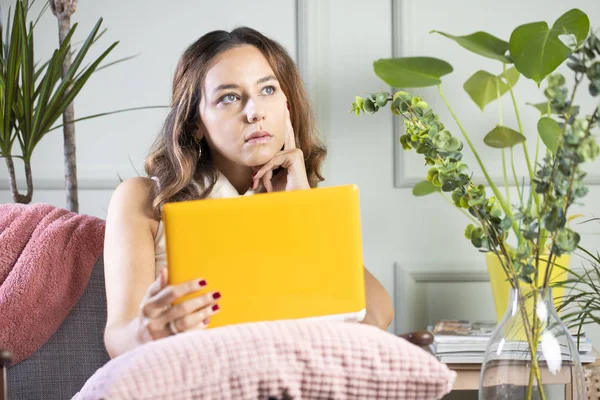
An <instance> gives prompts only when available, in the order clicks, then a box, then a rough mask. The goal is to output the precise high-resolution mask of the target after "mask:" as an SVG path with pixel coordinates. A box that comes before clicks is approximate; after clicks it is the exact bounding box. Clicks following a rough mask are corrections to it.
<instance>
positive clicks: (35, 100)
mask: <svg viewBox="0 0 600 400" xmlns="http://www.w3.org/2000/svg"><path fill="white" fill-rule="evenodd" d="M31 4H33V2H32V3H31ZM31 4H30V3H29V1H28V0H17V1H16V7H15V12H14V15H13V18H12V20H11V12H10V11H9V14H8V23H7V26H6V30H5V29H4V27H3V26H2V25H1V19H0V157H2V158H4V160H5V162H6V165H7V168H8V175H9V182H10V189H11V193H12V196H13V200H14V201H15V202H18V203H29V202H31V200H32V197H33V189H34V188H33V175H32V170H31V157H32V155H33V153H34V150H35V149H36V146H37V145H38V144H39V143H40V141H41V140H42V139H43V138H44V137H45V136H46V135H47V134H48V133H49V132H51V131H53V130H55V129H57V128H60V127H62V126H63V124H60V125H55V124H56V122H57V121H58V119H59V118H60V117H61V115H62V114H63V112H64V111H65V109H66V108H67V106H68V105H69V104H70V103H71V102H73V100H74V99H75V98H76V96H77V95H78V94H79V92H80V91H81V89H82V88H83V87H84V85H85V84H86V82H87V81H88V80H89V79H90V78H91V77H92V75H93V74H94V72H96V71H97V70H99V69H102V68H104V67H106V66H108V65H105V66H100V64H101V63H102V61H103V60H104V59H105V58H106V57H107V56H108V54H109V53H110V52H111V51H112V50H113V49H114V48H115V46H117V44H118V42H114V43H112V44H111V45H110V46H109V47H108V48H106V49H105V50H104V51H103V52H102V53H101V54H100V56H98V57H97V58H95V59H93V60H92V61H90V62H89V64H88V65H86V66H85V67H84V66H82V65H83V63H84V59H85V57H86V55H87V54H88V51H89V50H90V48H91V46H92V45H93V44H94V43H95V42H96V41H97V40H98V39H99V38H100V36H102V34H103V33H104V31H100V27H101V25H102V18H100V19H99V20H98V22H97V23H96V25H95V26H94V28H93V29H92V31H91V32H90V33H89V35H88V36H87V39H86V40H85V41H84V42H83V44H81V46H80V47H79V49H78V50H77V52H76V53H74V57H73V62H72V64H71V67H70V68H69V69H68V70H67V72H66V74H65V76H64V79H61V66H62V64H63V60H64V59H65V57H66V56H67V54H69V52H72V51H73V47H74V46H73V45H72V43H71V40H72V38H73V34H74V33H75V31H76V29H77V24H73V26H72V28H71V30H70V31H69V33H68V35H67V37H66V38H65V40H64V41H63V43H62V45H61V46H60V47H59V48H57V49H55V50H54V52H53V54H52V57H51V58H50V60H48V61H46V62H38V61H37V60H36V59H35V54H34V28H35V25H36V24H37V22H38V21H39V19H40V17H41V16H42V14H43V13H44V12H45V11H46V10H47V9H48V3H46V5H45V6H44V7H43V8H42V11H41V12H40V14H39V16H38V17H37V19H36V20H35V22H33V21H31V22H29V23H28V22H27V21H28V11H29V9H30V7H31ZM0 11H1V10H0ZM0 14H1V13H0ZM129 58H130V57H127V58H124V59H121V60H117V61H114V62H112V63H110V64H109V65H114V64H116V63H118V62H121V61H125V60H127V59H129ZM158 107H160V106H158ZM148 108H154V107H153V106H150V107H135V108H128V109H121V110H116V111H110V112H103V113H99V114H95V115H90V116H85V117H82V118H78V119H75V120H73V121H67V123H75V122H78V121H82V120H86V119H90V118H96V117H100V116H104V115H109V114H114V113H119V112H124V111H131V110H140V109H148ZM15 142H17V143H18V146H19V148H18V151H16V149H15V148H14V146H13V145H14V143H15ZM15 159H20V160H21V161H22V162H23V166H24V170H25V180H26V187H27V189H26V193H25V194H21V193H20V192H19V189H18V187H17V180H16V173H15Z"/></svg>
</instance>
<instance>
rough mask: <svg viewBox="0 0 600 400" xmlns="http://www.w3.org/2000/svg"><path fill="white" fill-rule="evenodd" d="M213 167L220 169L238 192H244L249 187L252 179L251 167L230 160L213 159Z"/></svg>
mask: <svg viewBox="0 0 600 400" xmlns="http://www.w3.org/2000/svg"><path fill="white" fill-rule="evenodd" d="M214 163H215V167H216V168H217V169H218V170H219V171H221V173H222V174H223V175H225V178H227V180H228V181H229V182H230V183H231V184H232V185H233V187H234V188H235V190H237V192H238V194H244V193H246V192H247V191H248V189H250V183H251V181H252V168H250V167H246V166H243V165H239V164H235V163H232V162H230V161H227V162H225V160H221V159H220V157H219V159H215V160H214Z"/></svg>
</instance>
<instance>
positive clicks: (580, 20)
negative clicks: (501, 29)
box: [509, 9, 590, 85]
mask: <svg viewBox="0 0 600 400" xmlns="http://www.w3.org/2000/svg"><path fill="white" fill-rule="evenodd" d="M589 30H590V21H589V19H588V17H587V15H586V14H585V13H584V12H583V11H581V10H578V9H572V10H570V11H568V12H566V13H565V14H563V15H562V16H561V17H560V18H558V19H557V20H556V22H555V23H554V25H552V28H548V24H547V23H546V22H532V23H529V24H524V25H521V26H519V27H517V28H516V29H515V30H514V31H513V32H512V34H511V35H510V41H509V50H510V54H511V56H512V58H513V60H514V62H515V66H516V67H517V69H518V70H519V72H521V74H523V75H524V76H526V77H527V78H530V79H532V80H534V81H535V82H536V83H537V84H538V85H539V84H540V83H541V82H542V81H543V80H544V78H545V77H546V76H548V75H549V74H550V73H551V72H552V71H554V70H555V69H556V68H557V67H558V66H559V65H561V64H562V63H563V62H564V61H565V60H566V59H567V57H568V56H569V54H571V51H572V50H571V49H570V48H569V47H567V46H566V45H565V44H564V43H563V42H562V41H561V40H560V36H561V35H573V36H575V43H574V47H577V46H580V45H581V43H583V41H584V40H585V38H586V37H587V35H588V32H589Z"/></svg>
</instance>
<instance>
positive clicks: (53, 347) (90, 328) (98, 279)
mask: <svg viewBox="0 0 600 400" xmlns="http://www.w3.org/2000/svg"><path fill="white" fill-rule="evenodd" d="M105 323H106V292H105V286H104V263H103V259H102V256H100V258H99V259H98V261H97V262H96V264H95V265H94V267H93V270H92V275H91V276H90V280H89V282H88V285H87V287H86V289H85V291H84V292H83V295H82V296H81V298H80V299H79V302H77V304H76V305H75V307H74V308H73V310H72V311H71V313H70V314H69V316H68V317H67V318H66V319H65V321H64V322H63V323H62V325H61V326H60V327H59V328H58V330H57V331H56V332H55V333H54V335H53V336H52V337H51V338H50V340H48V342H47V343H46V344H44V345H43V346H42V347H41V348H39V349H38V350H37V351H36V352H35V353H34V354H33V355H31V356H30V357H29V358H27V359H26V360H24V361H22V362H20V363H18V364H16V365H13V366H11V367H9V368H8V372H7V375H8V379H7V381H8V399H9V400H29V399H32V400H33V399H36V400H37V399H43V400H55V399H56V400H65V399H70V398H71V397H73V396H74V395H75V394H76V393H77V392H78V391H79V390H80V389H81V387H82V386H83V384H84V383H85V381H87V379H88V378H89V377H90V376H92V375H93V374H94V372H96V370H97V369H98V368H100V367H101V366H102V365H104V364H105V363H106V362H108V360H109V356H108V353H107V352H106V349H105V347H104V325H105Z"/></svg>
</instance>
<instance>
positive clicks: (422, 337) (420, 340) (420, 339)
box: [398, 331, 433, 347]
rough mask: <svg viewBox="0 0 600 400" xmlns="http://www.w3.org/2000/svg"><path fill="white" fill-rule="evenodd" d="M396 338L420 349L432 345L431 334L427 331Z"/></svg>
mask: <svg viewBox="0 0 600 400" xmlns="http://www.w3.org/2000/svg"><path fill="white" fill-rule="evenodd" d="M398 336H400V337H401V338H403V339H406V340H408V341H409V342H411V343H412V344H414V345H417V346H421V347H426V346H429V345H430V344H432V343H433V334H432V333H431V332H428V331H418V332H409V333H405V334H402V335H398Z"/></svg>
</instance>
